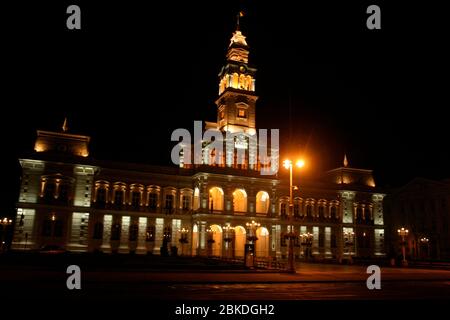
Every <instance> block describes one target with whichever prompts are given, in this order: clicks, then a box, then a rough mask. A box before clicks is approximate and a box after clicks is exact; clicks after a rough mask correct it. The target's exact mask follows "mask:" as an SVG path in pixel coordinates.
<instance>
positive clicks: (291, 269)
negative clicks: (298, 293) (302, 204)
mask: <svg viewBox="0 0 450 320" xmlns="http://www.w3.org/2000/svg"><path fill="white" fill-rule="evenodd" d="M283 165H284V167H285V168H286V169H289V223H290V225H291V226H290V230H289V232H288V233H287V234H286V235H285V238H287V239H289V254H288V272H292V273H295V267H294V243H293V241H294V240H295V239H296V238H297V235H296V234H295V232H294V226H293V225H292V216H293V214H294V210H293V209H294V201H293V198H292V191H293V190H294V187H293V186H292V161H291V160H284V161H283ZM295 165H296V166H297V167H299V168H302V167H303V166H305V161H304V160H298V161H297V162H296V163H295Z"/></svg>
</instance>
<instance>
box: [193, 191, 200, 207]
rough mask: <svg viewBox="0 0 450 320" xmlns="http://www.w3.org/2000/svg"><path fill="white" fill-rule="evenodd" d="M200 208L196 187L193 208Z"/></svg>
mask: <svg viewBox="0 0 450 320" xmlns="http://www.w3.org/2000/svg"><path fill="white" fill-rule="evenodd" d="M199 208H200V190H199V189H198V188H195V189H194V204H193V209H194V210H197V209H199Z"/></svg>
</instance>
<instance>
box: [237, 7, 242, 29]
mask: <svg viewBox="0 0 450 320" xmlns="http://www.w3.org/2000/svg"><path fill="white" fill-rule="evenodd" d="M243 16H244V11H239V13H238V14H237V24H236V30H238V31H239V28H240V24H239V23H240V18H242V17H243Z"/></svg>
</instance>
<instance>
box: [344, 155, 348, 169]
mask: <svg viewBox="0 0 450 320" xmlns="http://www.w3.org/2000/svg"><path fill="white" fill-rule="evenodd" d="M347 166H348V160H347V154H344V167H347Z"/></svg>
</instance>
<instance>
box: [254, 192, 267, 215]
mask: <svg viewBox="0 0 450 320" xmlns="http://www.w3.org/2000/svg"><path fill="white" fill-rule="evenodd" d="M269 204H270V199H269V194H268V193H267V192H266V191H259V192H258V193H257V194H256V213H265V214H267V213H268V212H269Z"/></svg>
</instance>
